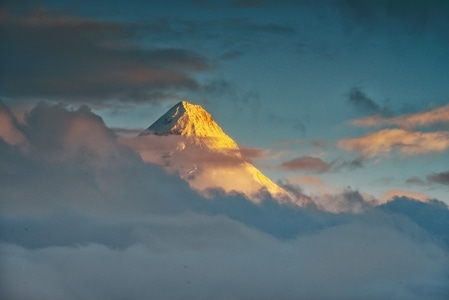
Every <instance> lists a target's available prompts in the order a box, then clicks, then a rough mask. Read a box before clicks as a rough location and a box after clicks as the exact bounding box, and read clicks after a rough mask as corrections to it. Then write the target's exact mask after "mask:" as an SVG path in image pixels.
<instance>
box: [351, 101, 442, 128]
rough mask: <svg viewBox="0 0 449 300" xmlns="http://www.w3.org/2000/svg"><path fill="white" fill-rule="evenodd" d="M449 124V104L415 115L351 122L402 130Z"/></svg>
mask: <svg viewBox="0 0 449 300" xmlns="http://www.w3.org/2000/svg"><path fill="white" fill-rule="evenodd" d="M448 123H449V104H447V105H444V106H441V107H438V108H435V109H432V110H429V111H425V112H421V113H415V114H408V115H402V116H397V117H385V116H381V115H375V116H370V117H366V118H361V119H357V120H353V121H351V124H353V125H356V126H363V127H379V126H392V125H393V126H399V127H401V128H408V129H411V128H415V127H423V126H431V125H434V124H448Z"/></svg>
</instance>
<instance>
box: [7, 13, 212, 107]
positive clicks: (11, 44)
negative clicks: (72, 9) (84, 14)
mask: <svg viewBox="0 0 449 300" xmlns="http://www.w3.org/2000/svg"><path fill="white" fill-rule="evenodd" d="M139 30H144V29H143V28H142V26H141V27H139V25H138V24H127V23H120V22H114V21H99V20H95V19H88V18H76V17H71V16H68V15H63V14H56V13H54V12H50V11H38V12H36V11H35V12H33V13H31V14H29V15H20V16H18V17H14V16H12V15H9V16H8V17H7V18H5V19H3V20H2V29H1V35H2V40H3V45H4V46H3V47H2V49H1V52H2V58H1V60H0V66H1V69H2V71H1V73H0V76H1V80H0V82H1V84H0V90H1V91H2V94H3V95H4V96H7V97H10V98H19V99H20V98H25V97H34V98H42V97H45V98H52V99H58V100H59V101H62V100H61V99H63V100H66V99H69V100H71V101H73V100H78V101H94V100H95V101H104V100H111V99H119V100H123V101H133V98H132V95H133V93H141V94H143V93H146V92H149V93H151V92H154V91H155V90H156V91H157V90H160V89H164V90H168V91H173V90H174V91H188V90H195V89H198V88H199V83H198V82H197V80H196V79H195V78H194V76H195V73H197V72H200V71H204V70H208V69H210V68H211V66H210V62H209V61H208V59H207V58H205V57H204V56H202V55H201V54H199V53H197V52H195V51H191V50H188V49H182V48H150V49H148V48H147V47H145V48H144V47H142V46H139V45H136V44H135V43H134V41H135V38H136V36H137V33H138V31H139ZM19 53H20V54H19ZM138 100H140V99H138ZM151 100H152V99H149V100H148V101H151Z"/></svg>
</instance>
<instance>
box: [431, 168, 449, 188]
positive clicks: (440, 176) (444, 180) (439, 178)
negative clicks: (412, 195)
mask: <svg viewBox="0 0 449 300" xmlns="http://www.w3.org/2000/svg"><path fill="white" fill-rule="evenodd" d="M427 180H428V181H429V182H432V183H440V184H445V185H449V171H447V172H441V173H435V174H431V175H428V176H427Z"/></svg>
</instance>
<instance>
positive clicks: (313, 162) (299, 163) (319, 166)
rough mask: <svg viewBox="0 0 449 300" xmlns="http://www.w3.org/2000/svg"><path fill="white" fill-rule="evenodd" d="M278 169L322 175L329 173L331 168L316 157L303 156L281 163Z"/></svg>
mask: <svg viewBox="0 0 449 300" xmlns="http://www.w3.org/2000/svg"><path fill="white" fill-rule="evenodd" d="M280 167H281V168H283V169H285V170H288V171H307V172H315V173H324V172H327V171H329V169H330V167H331V166H330V165H329V164H328V163H326V162H324V161H323V160H321V159H320V158H318V157H311V156H304V157H298V158H295V159H292V160H289V161H286V162H283V163H282V164H281V165H280Z"/></svg>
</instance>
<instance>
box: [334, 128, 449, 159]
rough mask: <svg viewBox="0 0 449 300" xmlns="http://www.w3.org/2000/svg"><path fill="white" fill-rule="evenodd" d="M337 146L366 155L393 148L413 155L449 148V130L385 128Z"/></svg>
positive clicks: (345, 140)
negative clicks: (426, 130)
mask: <svg viewBox="0 0 449 300" xmlns="http://www.w3.org/2000/svg"><path fill="white" fill-rule="evenodd" d="M337 146H338V147H339V148H341V149H344V150H347V151H354V152H359V153H360V154H361V155H363V156H365V157H374V156H378V155H386V154H389V153H390V152H392V151H393V150H396V151H398V152H399V153H400V154H403V155H407V156H413V155H420V154H426V153H431V152H444V151H446V150H447V149H449V132H447V131H436V132H414V131H409V130H405V129H398V128H395V129H383V130H380V131H377V132H374V133H370V134H368V135H365V136H362V137H358V138H350V139H343V140H340V141H338V143H337Z"/></svg>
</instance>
